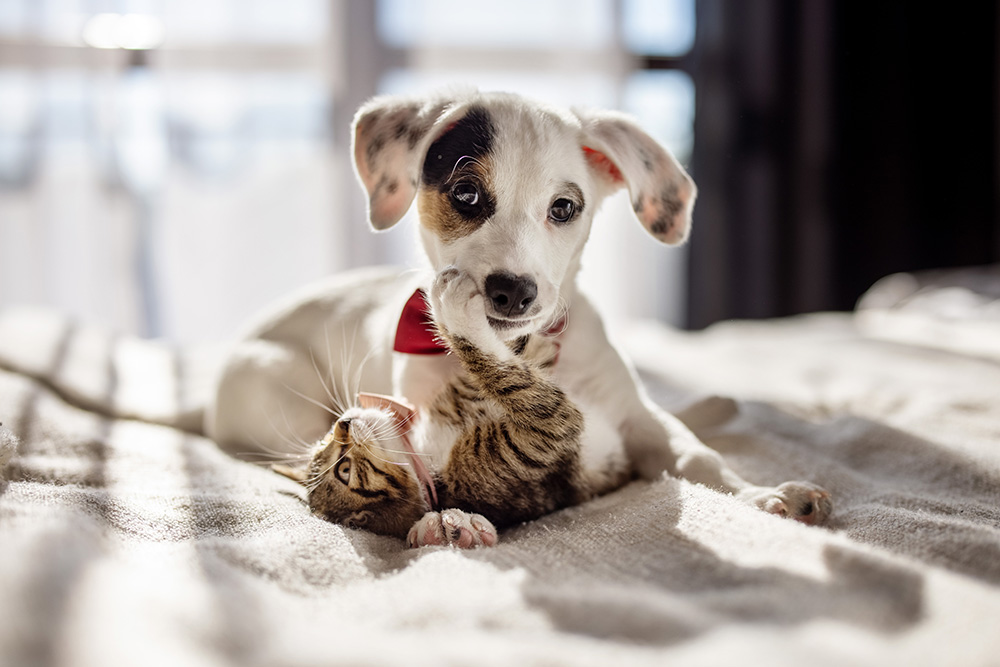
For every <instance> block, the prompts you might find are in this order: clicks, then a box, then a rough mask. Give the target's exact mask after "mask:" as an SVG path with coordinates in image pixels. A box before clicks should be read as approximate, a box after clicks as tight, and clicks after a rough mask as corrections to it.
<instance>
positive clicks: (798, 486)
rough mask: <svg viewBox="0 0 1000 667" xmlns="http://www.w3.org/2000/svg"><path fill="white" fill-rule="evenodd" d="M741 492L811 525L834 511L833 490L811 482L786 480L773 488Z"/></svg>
mask: <svg viewBox="0 0 1000 667" xmlns="http://www.w3.org/2000/svg"><path fill="white" fill-rule="evenodd" d="M739 495H740V497H741V498H743V499H744V500H746V501H747V502H749V503H750V504H751V505H754V506H756V507H759V508H760V509H762V510H764V511H765V512H768V513H770V514H776V515H778V516H782V517H787V518H790V519H795V520H796V521H801V522H802V523H805V524H809V525H818V524H821V523H823V522H825V521H826V520H827V518H829V516H830V513H831V512H832V511H833V501H832V500H831V498H830V492H829V491H827V490H826V489H824V488H822V487H819V486H816V485H815V484H810V483H809V482H785V483H784V484H782V485H780V486H777V487H775V488H773V489H771V488H754V489H748V490H747V491H744V492H743V493H741V494H739Z"/></svg>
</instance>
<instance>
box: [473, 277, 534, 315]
mask: <svg viewBox="0 0 1000 667" xmlns="http://www.w3.org/2000/svg"><path fill="white" fill-rule="evenodd" d="M484 287H485V288H486V297H487V298H488V299H489V300H490V302H491V303H492V304H493V309H494V310H495V311H496V312H497V313H498V314H500V315H504V316H506V317H516V316H518V315H523V314H524V313H525V311H527V310H528V308H529V307H530V306H531V304H533V303H534V302H535V297H537V296H538V285H536V284H535V281H534V280H532V279H531V278H529V277H527V276H515V275H514V274H513V273H509V272H507V271H500V272H497V273H491V274H490V275H488V276H486V283H485V285H484Z"/></svg>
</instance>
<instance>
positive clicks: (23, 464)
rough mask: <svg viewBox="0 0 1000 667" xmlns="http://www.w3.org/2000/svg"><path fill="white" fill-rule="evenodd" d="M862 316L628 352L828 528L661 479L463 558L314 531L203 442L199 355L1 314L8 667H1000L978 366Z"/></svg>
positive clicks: (985, 404) (724, 332) (993, 401)
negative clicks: (867, 323)
mask: <svg viewBox="0 0 1000 667" xmlns="http://www.w3.org/2000/svg"><path fill="white" fill-rule="evenodd" d="M857 324H858V316H856V315H849V314H843V315H816V316H810V317H805V318H798V319H791V320H783V321H774V322H760V323H729V324H723V325H718V326H716V327H713V328H711V329H709V330H707V331H705V332H701V333H679V332H675V331H671V330H668V329H666V328H664V327H662V326H659V325H656V324H652V323H649V324H646V325H643V326H639V327H636V328H633V329H632V330H631V331H630V333H629V335H628V336H627V337H626V338H625V339H624V341H623V343H624V347H625V349H626V351H627V352H629V353H630V354H631V356H633V358H634V359H635V360H636V362H637V365H638V367H639V369H640V371H641V373H642V377H643V379H644V381H645V382H646V383H647V385H648V386H649V387H650V390H651V392H652V393H653V395H654V396H655V397H657V399H658V400H659V401H661V402H662V403H664V404H665V405H668V406H670V407H673V408H678V407H679V408H682V409H683V414H682V416H683V417H684V418H685V419H686V420H687V421H688V423H689V424H690V425H691V426H692V427H693V428H695V430H696V431H697V432H698V433H699V434H700V435H701V436H702V437H703V438H704V439H705V440H706V441H707V442H708V443H709V444H710V445H712V446H713V447H715V448H717V449H718V450H720V451H721V452H723V453H724V454H725V455H726V456H727V457H728V459H729V460H730V461H731V462H732V464H733V466H734V467H735V468H736V469H737V470H738V471H740V472H741V473H743V474H744V475H745V476H747V477H748V478H749V479H751V480H754V481H757V482H760V483H771V484H773V483H778V482H781V481H785V480H787V479H810V480H814V481H816V482H818V483H820V484H822V485H824V486H825V487H827V488H828V489H830V490H831V491H832V492H833V493H834V496H835V499H836V507H835V512H834V516H833V520H832V523H831V524H830V525H829V526H828V527H826V528H811V527H806V526H802V525H799V524H796V523H793V522H789V521H783V520H780V519H777V518H775V517H771V516H768V515H765V514H763V513H760V512H757V511H755V510H752V509H749V508H747V507H744V506H742V505H741V504H739V503H737V502H736V501H734V500H733V499H731V498H729V497H726V496H723V495H720V494H718V493H715V492H713V491H710V490H708V489H705V488H703V487H698V486H694V485H692V484H689V483H687V482H684V481H679V480H674V479H663V480H660V481H656V482H636V483H633V484H631V485H630V486H628V487H626V488H625V489H623V490H621V491H619V492H616V493H613V494H611V495H609V496H606V497H603V498H600V499H598V500H596V501H594V502H591V503H589V504H587V505H585V506H582V507H577V508H571V509H568V510H565V511H562V512H558V513H556V514H554V515H551V516H548V517H546V518H544V519H542V520H540V521H536V522H534V523H531V524H528V525H524V526H521V527H519V528H516V529H514V530H511V531H508V532H505V533H503V534H502V536H501V544H500V546H498V547H497V548H494V549H489V550H476V551H470V552H462V551H457V550H450V549H443V548H423V549H419V550H407V549H405V548H404V545H403V544H402V542H400V541H398V540H394V539H390V538H384V537H378V536H374V535H371V534H368V533H365V532H363V531H358V530H349V529H345V528H342V527H340V526H337V525H332V524H330V523H327V522H324V521H322V520H319V519H317V518H314V517H313V516H311V515H310V513H309V511H308V509H307V508H306V506H305V505H304V503H303V501H302V498H301V494H300V491H299V489H298V488H297V486H296V485H295V484H293V483H292V482H290V481H288V480H286V479H284V478H282V477H279V476H278V475H275V474H273V473H271V472H269V471H268V470H267V469H265V468H262V467H260V466H256V465H253V464H251V463H246V462H241V461H237V460H235V459H232V458H230V457H228V456H226V455H224V454H223V453H221V452H220V451H219V450H218V449H217V448H216V447H215V445H214V444H213V443H212V442H211V441H209V440H207V439H205V438H204V437H202V436H200V435H199V434H198V430H199V418H200V409H201V406H202V405H203V402H204V397H205V396H206V393H207V387H208V383H209V379H210V374H211V370H212V369H211V366H212V360H213V358H214V355H213V354H212V353H211V352H210V351H209V352H205V353H199V354H194V353H192V352H191V351H178V350H173V349H171V348H169V347H165V346H162V345H159V344H157V343H152V342H143V341H136V340H131V339H123V338H116V337H113V336H110V335H108V334H107V333H105V332H102V331H100V330H96V329H91V328H87V327H81V326H79V325H74V324H72V323H71V322H69V321H67V320H64V319H63V318H61V317H59V316H56V315H53V314H51V313H46V312H39V311H31V310H11V311H7V312H6V313H0V421H2V422H3V425H4V428H6V429H9V431H10V432H12V433H13V434H15V435H16V436H17V437H18V438H19V440H20V442H19V445H18V446H17V452H16V454H15V455H14V456H13V457H12V460H11V461H10V462H9V463H8V464H7V465H6V468H5V470H4V474H3V480H4V481H0V618H2V619H3V622H2V623H0V662H2V664H4V665H11V666H15V665H16V666H20V665H49V664H67V665H94V666H95V667H96V666H101V667H109V666H116V665H139V664H142V665H160V664H162V665H172V666H173V665H185V666H197V665H256V664H261V665H321V664H322V665H328V664H352V665H355V664H407V665H420V664H461V665H467V664H477V665H478V664H483V665H493V664H495V665H513V664H545V665H554V664H567V665H609V664H637V665H641V664H650V665H654V664H655V665H662V664H667V662H668V661H670V662H671V663H672V664H739V665H755V664H769V665H786V664H787V665H796V666H797V667H801V665H804V664H809V665H817V664H851V665H866V664H871V665H876V664H877V665H887V664H906V665H942V664H949V665H996V664H998V662H1000V632H998V628H1000V363H998V361H997V360H991V359H990V358H988V357H985V356H982V355H981V356H974V355H972V354H966V353H964V352H963V351H962V350H960V349H944V348H942V347H941V346H937V348H936V349H934V348H932V347H928V346H924V345H920V344H918V343H914V342H913V341H915V340H916V341H918V342H919V337H914V336H910V337H909V338H908V342H905V343H901V342H892V341H889V340H885V339H884V337H882V338H883V339H876V338H874V337H872V336H870V335H867V334H865V333H861V332H862V331H864V327H858V326H857ZM911 326H913V325H912V324H911ZM997 335H998V336H1000V329H998V330H997ZM950 348H954V346H950ZM977 353H981V350H978V349H977ZM712 395H716V396H726V397H731V398H710V396H712ZM152 422H157V423H152ZM0 442H4V440H3V438H2V437H0ZM681 661H683V662H681ZM765 661H766V662H765Z"/></svg>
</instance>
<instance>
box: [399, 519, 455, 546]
mask: <svg viewBox="0 0 1000 667" xmlns="http://www.w3.org/2000/svg"><path fill="white" fill-rule="evenodd" d="M406 543H407V544H408V545H409V546H410V547H411V548H414V549H415V548H417V547H426V546H432V545H444V544H448V542H447V539H446V537H445V533H444V529H443V527H442V526H441V515H440V514H438V513H437V512H428V513H427V514H425V515H424V516H423V518H421V519H420V520H419V521H417V522H416V523H415V524H413V527H412V528H410V532H409V534H408V535H407V536H406Z"/></svg>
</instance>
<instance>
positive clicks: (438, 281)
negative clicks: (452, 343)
mask: <svg viewBox="0 0 1000 667" xmlns="http://www.w3.org/2000/svg"><path fill="white" fill-rule="evenodd" d="M431 308H432V309H433V310H434V320H435V321H436V322H437V323H438V325H439V326H440V327H441V328H443V329H444V333H445V334H446V335H449V336H461V337H463V338H467V339H469V340H470V341H472V342H473V343H474V344H475V345H476V346H477V347H480V348H487V347H494V346H496V345H497V344H499V339H498V338H497V336H496V334H494V333H493V330H492V329H491V328H490V324H489V320H487V319H486V300H485V298H484V297H483V294H482V292H480V291H479V286H478V285H476V281H474V280H473V279H472V278H471V277H470V276H469V274H467V273H465V272H464V271H460V270H458V269H455V268H447V269H445V270H443V271H441V273H439V274H438V275H437V277H436V278H435V279H434V285H433V286H432V287H431Z"/></svg>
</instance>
